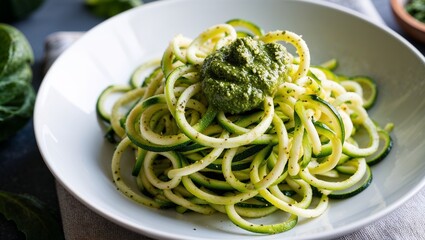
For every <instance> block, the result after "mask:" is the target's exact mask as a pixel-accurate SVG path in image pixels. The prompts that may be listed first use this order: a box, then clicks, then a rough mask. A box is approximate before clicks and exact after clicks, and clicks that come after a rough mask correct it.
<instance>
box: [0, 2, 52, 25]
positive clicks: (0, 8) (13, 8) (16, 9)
mask: <svg viewBox="0 0 425 240" xmlns="http://www.w3.org/2000/svg"><path fill="white" fill-rule="evenodd" d="M43 2H44V0H1V1H0V22H15V21H19V20H22V19H24V18H26V17H28V16H29V15H30V14H31V13H33V12H34V11H35V10H36V9H38V8H39V7H40V6H41V5H42V4H43Z"/></svg>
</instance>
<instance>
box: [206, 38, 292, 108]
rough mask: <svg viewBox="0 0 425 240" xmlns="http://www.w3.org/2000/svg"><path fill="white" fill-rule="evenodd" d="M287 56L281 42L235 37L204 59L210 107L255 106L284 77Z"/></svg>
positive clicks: (256, 106) (270, 93)
mask: <svg viewBox="0 0 425 240" xmlns="http://www.w3.org/2000/svg"><path fill="white" fill-rule="evenodd" d="M289 58H290V57H289V54H288V52H287V51H286V48H285V47H284V46H282V45H281V44H278V43H264V42H261V41H258V40H255V39H253V38H252V37H244V38H238V39H237V40H235V41H234V42H233V43H231V44H230V45H228V46H226V47H222V48H221V49H219V50H217V51H215V52H214V53H212V54H210V55H209V56H208V57H207V58H206V59H205V61H204V63H203V65H202V68H201V78H202V89H203V92H204V93H205V95H206V97H207V99H208V101H209V103H210V104H212V105H213V107H215V108H216V109H217V110H221V111H224V112H226V113H231V114H236V113H241V112H245V111H249V110H252V109H255V108H258V107H259V106H260V105H261V103H262V102H263V100H264V98H265V97H266V96H271V95H273V92H274V90H275V88H276V87H277V86H278V85H279V84H280V83H282V82H283V81H285V80H286V78H287V75H288V74H287V72H288V70H289V67H290V66H291V65H290V60H289Z"/></svg>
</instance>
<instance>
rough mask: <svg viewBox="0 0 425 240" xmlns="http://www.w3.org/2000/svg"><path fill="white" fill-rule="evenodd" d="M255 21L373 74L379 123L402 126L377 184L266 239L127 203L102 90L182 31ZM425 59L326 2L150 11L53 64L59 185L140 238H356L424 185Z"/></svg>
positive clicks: (53, 162) (352, 71)
mask: <svg viewBox="0 0 425 240" xmlns="http://www.w3.org/2000/svg"><path fill="white" fill-rule="evenodd" d="M232 18H244V19H248V20H250V21H253V22H255V23H257V24H258V25H260V26H261V27H263V28H264V29H265V30H266V31H270V30H277V29H280V30H291V31H294V32H296V33H299V34H301V35H303V37H304V39H305V41H306V42H307V44H308V46H309V48H310V50H311V55H312V63H313V64H314V63H319V62H322V61H324V60H328V59H330V58H337V59H338V60H339V61H340V68H339V70H338V71H339V72H341V73H344V74H346V75H368V76H371V77H373V78H374V79H375V80H376V81H377V83H378V86H379V97H378V101H377V104H376V106H374V108H373V109H372V110H371V112H370V114H371V116H372V117H373V118H374V119H375V120H377V121H378V122H379V123H381V124H385V123H387V122H393V123H394V124H395V129H394V132H393V138H394V149H393V151H392V152H391V154H390V155H389V156H388V157H387V159H385V161H383V162H381V163H380V164H379V165H377V166H375V167H373V174H374V180H373V183H372V185H371V186H370V187H369V188H368V189H367V190H365V191H364V192H362V193H361V194H360V195H357V196H355V197H353V198H350V199H347V200H344V201H332V202H331V204H330V207H329V209H328V210H327V211H326V212H325V214H323V215H322V216H320V217H318V218H315V219H311V220H305V219H301V220H300V222H299V223H298V225H297V226H296V227H295V228H294V229H292V230H291V231H288V232H285V233H282V234H279V235H278V236H276V235H274V236H258V235H255V234H251V233H248V232H246V231H244V230H241V229H239V228H237V227H235V226H234V225H233V224H232V223H231V222H230V221H229V220H227V219H226V217H225V216H222V215H217V216H216V215H214V216H200V215H198V214H185V215H180V214H178V213H175V212H174V211H166V210H155V209H151V208H147V207H144V206H140V205H138V204H136V203H134V202H132V201H131V200H129V199H128V198H126V197H124V196H123V195H121V194H120V193H119V192H118V191H117V190H116V189H115V187H114V185H113V183H112V178H111V170H110V159H111V155H112V152H113V146H112V145H110V144H109V143H108V142H106V141H105V140H104V138H103V135H104V132H103V130H102V128H101V127H100V125H99V122H98V120H97V117H96V111H95V104H96V99H97V97H98V95H99V93H100V92H101V91H102V90H103V89H104V88H105V87H106V86H107V85H110V84H114V83H125V82H127V81H128V79H129V75H130V73H131V72H132V71H133V70H134V68H135V67H136V66H137V65H138V64H140V63H141V62H143V61H145V60H148V59H151V58H152V57H160V56H161V53H162V52H163V51H164V49H165V47H166V46H167V44H168V42H169V41H170V39H171V38H172V37H173V36H175V35H176V34H179V33H181V34H184V35H186V36H189V37H195V36H196V35H197V34H198V33H200V32H201V31H202V30H204V29H205V28H207V27H209V26H212V25H214V24H218V23H223V22H225V21H226V20H229V19H232ZM424 76H425V60H424V57H423V56H422V55H421V54H420V53H419V52H418V51H417V50H415V49H414V48H413V47H412V46H411V45H409V43H408V42H407V41H405V40H404V39H403V38H401V37H400V36H398V35H397V34H395V33H394V32H393V31H391V30H389V29H387V28H383V27H380V26H378V25H375V24H374V23H371V22H369V21H368V20H367V19H366V18H363V17H362V16H360V15H359V14H357V13H354V12H351V11H346V10H343V9H342V8H339V7H334V6H331V5H329V4H325V3H319V2H316V1H298V0H294V1H282V0H263V1H257V0H215V1H206V0H205V1H201V0H174V1H159V2H155V3H152V4H146V5H144V6H142V7H140V8H136V9H133V10H130V11H128V12H126V13H124V14H121V15H118V16H116V17H114V18H111V19H109V20H107V21H105V22H104V23H102V24H100V25H99V26H97V27H95V28H94V29H92V30H91V31H89V32H88V33H87V34H85V35H84V36H83V37H82V38H81V39H80V40H79V41H77V42H76V43H75V44H74V45H72V46H71V47H70V48H69V49H68V50H67V51H66V52H65V53H64V54H63V55H62V56H61V57H60V58H59V59H58V60H57V61H56V62H55V63H54V64H53V66H52V67H51V69H50V71H49V72H48V73H47V75H46V77H45V79H44V81H43V83H42V86H41V88H40V90H39V93H38V98H37V102H36V107H35V115H34V123H35V133H36V138H37V142H38V145H39V148H40V151H41V153H42V155H43V157H44V159H45V162H46V164H47V166H48V167H49V168H50V170H51V172H52V173H53V174H54V176H55V177H56V178H57V180H58V181H59V182H60V183H61V184H62V185H63V186H64V187H65V188H66V189H67V190H68V191H69V192H70V193H72V194H73V195H74V196H75V197H76V198H77V199H79V200H80V201H81V202H82V203H84V204H85V205H87V206H88V207H90V208H91V209H93V210H94V211H95V212H97V213H99V214H101V215H102V216H104V217H106V218H108V219H110V220H111V221H113V222H115V223H117V224H119V225H122V226H124V227H126V228H129V229H131V230H133V231H136V232H139V233H142V234H145V235H148V236H151V237H154V238H161V239H233V240H235V239H253V237H254V236H257V237H258V238H261V239H272V238H277V237H279V238H280V239H319V238H326V239H329V238H332V237H337V236H340V235H343V234H347V233H349V232H352V231H354V230H356V229H358V228H360V227H362V226H365V225H366V224H368V223H370V222H372V221H375V220H377V219H378V218H380V217H382V216H384V215H386V214H387V213H389V212H391V211H392V210H394V209H395V208H397V207H399V206H400V205H401V204H402V203H404V202H405V201H406V200H407V199H409V198H410V197H411V196H413V195H414V194H415V193H416V192H417V191H418V190H419V189H421V188H422V187H423V186H424V185H425V180H424V172H425V161H423V158H424V156H425V140H424V139H425V130H424V129H425V121H423V117H424V116H425V98H423V88H424V86H425V81H424V80H425V79H424Z"/></svg>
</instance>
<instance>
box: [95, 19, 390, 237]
mask: <svg viewBox="0 0 425 240" xmlns="http://www.w3.org/2000/svg"><path fill="white" fill-rule="evenodd" d="M245 36H251V37H252V38H254V39H256V40H258V41H261V42H263V43H279V44H282V45H288V46H289V47H291V48H294V49H295V51H294V52H296V53H294V54H291V53H289V54H290V61H291V62H290V70H289V72H288V74H289V75H288V76H287V78H286V80H285V81H284V82H282V83H280V84H279V85H278V86H277V88H276V89H275V90H274V92H273V94H272V95H270V96H266V97H264V99H263V103H262V104H261V105H260V106H259V107H256V108H255V109H253V110H250V111H247V112H243V113H236V114H229V113H226V112H223V111H220V110H217V109H216V108H214V107H213V106H212V105H211V104H209V102H208V99H207V98H206V97H205V94H204V93H203V88H202V84H201V83H202V79H201V77H200V76H201V73H200V69H201V66H202V64H203V62H204V60H205V58H206V57H207V56H209V55H210V54H211V53H213V52H215V51H217V50H218V49H221V48H222V47H225V46H228V45H229V44H231V43H232V42H234V41H235V40H236V39H237V38H241V37H245ZM337 67H338V61H337V59H330V60H329V61H326V62H323V63H321V64H318V65H311V64H310V52H309V48H308V46H307V44H306V42H305V41H304V40H303V39H302V37H301V36H300V35H298V34H296V33H294V32H291V31H271V32H268V33H264V31H263V30H262V29H261V28H260V27H258V26H257V25H255V24H254V23H252V22H249V21H246V20H242V19H234V20H230V21H228V22H226V23H224V24H218V25H215V26H212V27H210V28H208V29H206V30H205V31H204V32H202V33H200V34H199V35H198V36H197V37H196V38H194V39H190V38H188V37H185V36H183V35H178V36H176V37H175V38H174V39H172V40H171V42H170V44H169V46H168V48H167V49H166V50H165V51H164V53H163V56H162V58H161V59H158V60H152V61H147V62H145V63H143V64H142V65H140V66H139V67H138V68H137V69H136V70H135V71H134V72H133V74H132V75H131V79H130V81H129V83H128V84H123V85H113V86H109V87H108V88H106V89H105V90H104V91H103V92H102V93H101V94H100V96H99V99H98V102H97V112H98V115H99V117H100V118H101V119H102V120H104V122H105V123H106V126H107V127H109V128H108V131H107V133H106V137H107V138H108V139H109V140H110V141H111V142H115V143H116V149H115V152H114V154H113V157H112V163H111V168H112V176H113V182H114V184H115V185H116V187H117V189H118V190H119V191H121V192H122V193H123V194H124V195H126V196H127V197H128V198H130V199H132V200H134V201H136V202H138V203H140V204H143V205H146V206H149V207H154V208H161V209H165V208H167V209H168V208H171V209H175V210H176V211H177V212H179V213H185V212H196V213H201V214H212V213H215V212H220V213H223V214H226V215H227V216H228V218H229V219H230V220H231V221H232V222H233V223H234V224H235V225H237V226H239V227H240V228H242V229H245V230H248V231H251V232H255V233H264V234H275V233H280V232H284V231H287V230H290V229H291V228H293V227H294V226H296V224H297V222H298V220H299V218H314V217H318V216H320V215H322V214H323V213H324V212H325V211H326V209H327V208H328V205H329V199H330V198H338V199H342V198H348V197H352V196H354V195H356V194H358V193H360V192H361V191H362V190H364V189H366V188H367V186H368V185H369V184H370V182H371V181H372V171H371V168H370V166H371V165H373V164H375V163H377V162H379V161H380V160H382V159H383V158H384V157H385V156H386V155H387V154H388V152H389V151H390V149H391V146H392V140H391V137H390V131H391V129H392V125H391V124H387V126H385V127H384V128H381V127H380V126H379V125H378V124H377V123H376V122H375V121H374V120H372V119H371V118H370V116H369V114H368V112H367V110H368V109H369V108H371V107H372V106H373V104H374V102H375V100H376V96H377V87H376V84H375V82H374V81H373V80H372V79H371V78H370V77H365V76H354V77H347V76H345V75H342V74H338V73H336V69H337ZM116 94H119V97H118V98H116V97H115V98H112V97H111V96H112V95H116ZM110 99H114V100H113V103H112V104H111V103H109V104H107V102H108V101H109V102H110V101H111V100H110ZM125 152H130V153H131V156H134V157H124V156H123V155H124V153H125ZM127 155H128V154H127ZM124 164H125V165H127V166H128V165H131V166H132V168H133V169H132V171H131V172H123V171H122V170H121V169H122V166H123V165H124ZM130 174H131V175H132V176H133V177H134V181H135V183H136V185H137V188H135V187H131V186H134V183H130V182H128V181H124V179H129V178H128V177H123V176H124V175H130ZM277 212H280V213H281V214H280V215H279V216H280V217H279V219H280V220H277V221H276V220H274V221H276V222H273V223H270V221H267V222H263V219H265V218H264V217H266V216H268V215H271V214H274V213H277ZM282 216H283V217H282ZM274 219H275V218H274Z"/></svg>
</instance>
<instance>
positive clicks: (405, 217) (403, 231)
mask: <svg viewBox="0 0 425 240" xmlns="http://www.w3.org/2000/svg"><path fill="white" fill-rule="evenodd" d="M323 1H328V2H332V3H335V4H339V5H341V6H343V7H347V8H350V9H353V10H356V11H358V12H360V13H363V14H365V15H367V16H368V17H369V19H372V20H373V21H375V22H376V23H378V24H384V21H383V20H382V18H381V17H380V16H379V14H378V12H377V11H376V9H375V7H374V5H373V3H372V2H371V1H370V0H323ZM82 34H83V33H81V32H58V33H55V34H52V35H50V36H48V38H47V39H46V46H45V48H46V59H45V69H48V67H50V65H51V64H52V63H53V61H54V60H55V59H56V58H57V57H58V56H59V55H60V53H61V52H62V51H63V50H65V49H66V48H67V47H68V46H69V45H70V44H72V43H73V42H74V41H75V40H76V39H78V37H79V36H81V35H82ZM57 194H58V201H59V205H60V211H61V216H62V222H63V229H64V233H65V238H66V239H67V240H85V239H90V240H116V239H124V240H136V239H137V240H146V239H151V238H149V237H146V236H142V235H140V234H137V233H134V232H132V231H130V230H127V229H125V228H123V227H120V226H118V225H116V224H114V223H112V222H111V221H109V220H107V219H105V218H103V217H101V216H100V215H98V214H96V213H94V212H93V211H91V210H90V209H88V208H87V207H86V206H84V205H83V204H82V203H80V202H79V201H78V200H76V199H75V198H74V197H73V196H72V195H71V194H69V193H68V192H67V191H66V190H65V189H64V188H63V187H62V186H61V185H60V184H57ZM424 202H425V189H422V191H420V192H419V193H418V194H417V195H416V196H414V197H413V198H412V199H410V200H409V201H408V202H407V203H406V204H404V205H403V206H402V207H400V208H399V209H397V210H395V211H394V212H392V213H391V214H389V215H387V216H385V217H383V218H382V219H380V220H378V221H376V222H374V223H372V224H370V225H368V226H367V227H364V228H362V229H359V230H358V231H356V232H354V233H351V234H349V235H346V236H343V237H341V238H338V240H348V239H406V240H410V239H425V237H424V236H425V228H424V226H425V218H424V217H423V213H425V204H424Z"/></svg>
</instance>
